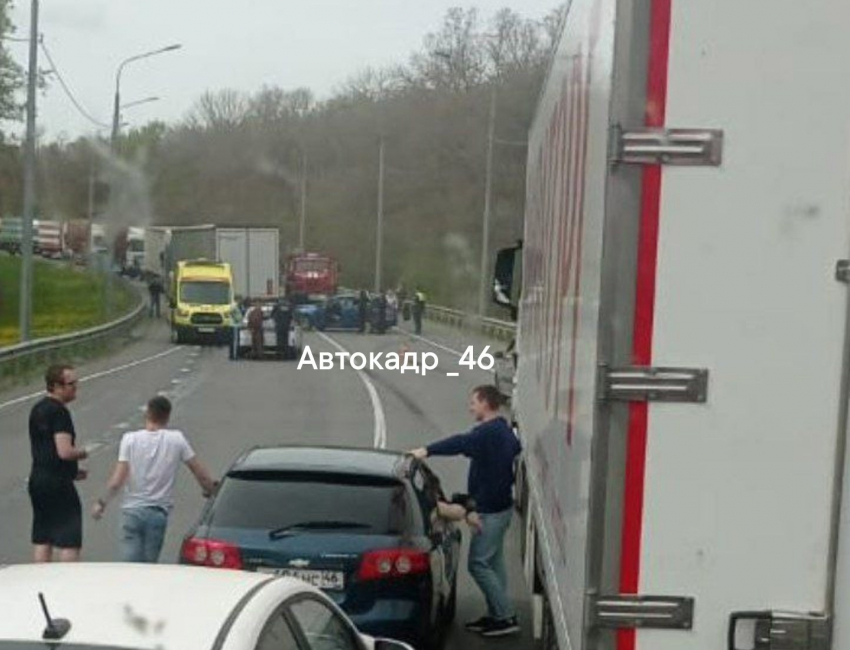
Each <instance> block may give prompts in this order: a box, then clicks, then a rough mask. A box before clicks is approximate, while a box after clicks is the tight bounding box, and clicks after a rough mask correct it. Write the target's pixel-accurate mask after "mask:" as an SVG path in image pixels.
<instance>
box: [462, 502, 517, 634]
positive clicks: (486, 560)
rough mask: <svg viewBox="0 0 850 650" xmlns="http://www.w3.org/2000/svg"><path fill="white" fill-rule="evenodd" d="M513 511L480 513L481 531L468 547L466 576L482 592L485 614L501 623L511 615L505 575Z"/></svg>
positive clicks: (512, 611)
mask: <svg viewBox="0 0 850 650" xmlns="http://www.w3.org/2000/svg"><path fill="white" fill-rule="evenodd" d="M512 514H513V508H512V507H511V508H508V509H507V510H503V511H502V512H496V513H492V514H489V513H488V514H482V515H481V521H482V523H483V529H482V531H481V532H480V533H478V534H475V533H473V535H472V541H471V542H470V544H469V574H470V575H471V576H472V579H473V580H475V584H477V585H478V588H479V589H481V591H482V592H483V593H484V598H485V599H486V600H487V614H488V616H490V617H492V618H496V619H499V620H504V619H506V618H511V617H512V616H514V609H513V605H512V604H511V601H510V599H509V598H508V573H507V570H506V569H505V549H504V546H505V533H506V532H507V531H508V528H509V527H510V525H511V515H512Z"/></svg>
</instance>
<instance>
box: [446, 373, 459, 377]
mask: <svg viewBox="0 0 850 650" xmlns="http://www.w3.org/2000/svg"><path fill="white" fill-rule="evenodd" d="M446 377H460V373H459V372H447V373H446Z"/></svg>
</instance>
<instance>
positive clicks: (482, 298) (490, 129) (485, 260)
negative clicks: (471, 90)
mask: <svg viewBox="0 0 850 650" xmlns="http://www.w3.org/2000/svg"><path fill="white" fill-rule="evenodd" d="M495 139H496V84H495V83H493V85H492V87H491V88H490V119H489V124H488V125H487V170H486V175H485V179H484V219H483V224H482V227H481V284H480V286H479V288H478V315H479V316H481V317H482V318H483V317H484V315H485V313H486V309H487V294H488V287H489V286H490V278H489V277H488V276H489V274H488V270H489V268H490V207H491V203H492V194H493V144H494V142H495Z"/></svg>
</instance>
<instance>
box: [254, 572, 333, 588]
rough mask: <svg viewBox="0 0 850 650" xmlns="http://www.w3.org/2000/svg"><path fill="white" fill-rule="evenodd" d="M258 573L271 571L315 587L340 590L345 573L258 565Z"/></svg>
mask: <svg viewBox="0 0 850 650" xmlns="http://www.w3.org/2000/svg"><path fill="white" fill-rule="evenodd" d="M258 571H259V572H260V573H273V574H274V575H278V576H285V577H287V578H297V579H298V580H303V581H304V582H306V583H307V584H308V585H312V586H314V587H316V588H317V589H329V590H342V589H343V588H344V587H345V574H344V573H343V572H342V571H317V570H311V569H271V568H269V567H260V568H259V569H258Z"/></svg>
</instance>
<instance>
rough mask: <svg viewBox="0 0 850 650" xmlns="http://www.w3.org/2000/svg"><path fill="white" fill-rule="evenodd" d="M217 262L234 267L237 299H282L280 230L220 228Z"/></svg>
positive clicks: (218, 232) (217, 243)
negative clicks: (280, 296)
mask: <svg viewBox="0 0 850 650" xmlns="http://www.w3.org/2000/svg"><path fill="white" fill-rule="evenodd" d="M216 258H217V259H219V260H221V261H222V262H228V263H230V267H231V268H232V269H233V284H234V289H233V290H234V292H235V293H236V295H238V296H243V297H251V298H261V297H278V296H279V295H280V231H279V230H278V229H277V228H217V229H216Z"/></svg>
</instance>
